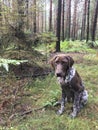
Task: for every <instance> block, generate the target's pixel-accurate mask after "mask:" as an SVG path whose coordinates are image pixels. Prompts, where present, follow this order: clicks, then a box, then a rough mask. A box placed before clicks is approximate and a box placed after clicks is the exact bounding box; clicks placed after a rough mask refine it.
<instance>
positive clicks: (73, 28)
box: [72, 0, 78, 41]
mask: <svg viewBox="0 0 98 130" xmlns="http://www.w3.org/2000/svg"><path fill="white" fill-rule="evenodd" d="M77 4H78V0H75V3H74V14H73V26H72V40H73V41H74V40H75V39H76V20H77Z"/></svg>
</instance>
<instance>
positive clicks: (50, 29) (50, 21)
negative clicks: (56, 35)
mask: <svg viewBox="0 0 98 130" xmlns="http://www.w3.org/2000/svg"><path fill="white" fill-rule="evenodd" d="M49 31H52V0H50V17H49Z"/></svg>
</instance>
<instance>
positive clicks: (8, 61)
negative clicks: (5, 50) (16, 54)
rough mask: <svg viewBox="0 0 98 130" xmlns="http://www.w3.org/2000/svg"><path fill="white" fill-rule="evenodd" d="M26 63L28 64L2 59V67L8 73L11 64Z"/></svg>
mask: <svg viewBox="0 0 98 130" xmlns="http://www.w3.org/2000/svg"><path fill="white" fill-rule="evenodd" d="M24 62H28V60H10V59H3V58H0V67H3V68H4V69H5V70H6V71H9V64H13V65H19V64H21V63H24Z"/></svg>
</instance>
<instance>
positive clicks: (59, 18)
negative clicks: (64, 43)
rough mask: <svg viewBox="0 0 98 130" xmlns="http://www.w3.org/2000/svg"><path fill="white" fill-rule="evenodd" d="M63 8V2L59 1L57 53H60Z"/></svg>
mask: <svg viewBox="0 0 98 130" xmlns="http://www.w3.org/2000/svg"><path fill="white" fill-rule="evenodd" d="M61 6H62V0H58V12H57V28H56V37H57V42H56V52H60V34H61Z"/></svg>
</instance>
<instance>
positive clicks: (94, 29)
mask: <svg viewBox="0 0 98 130" xmlns="http://www.w3.org/2000/svg"><path fill="white" fill-rule="evenodd" d="M97 18H98V0H96V8H95V15H94V21H93V29H92V41H95V34H96V33H95V32H96V27H97Z"/></svg>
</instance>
